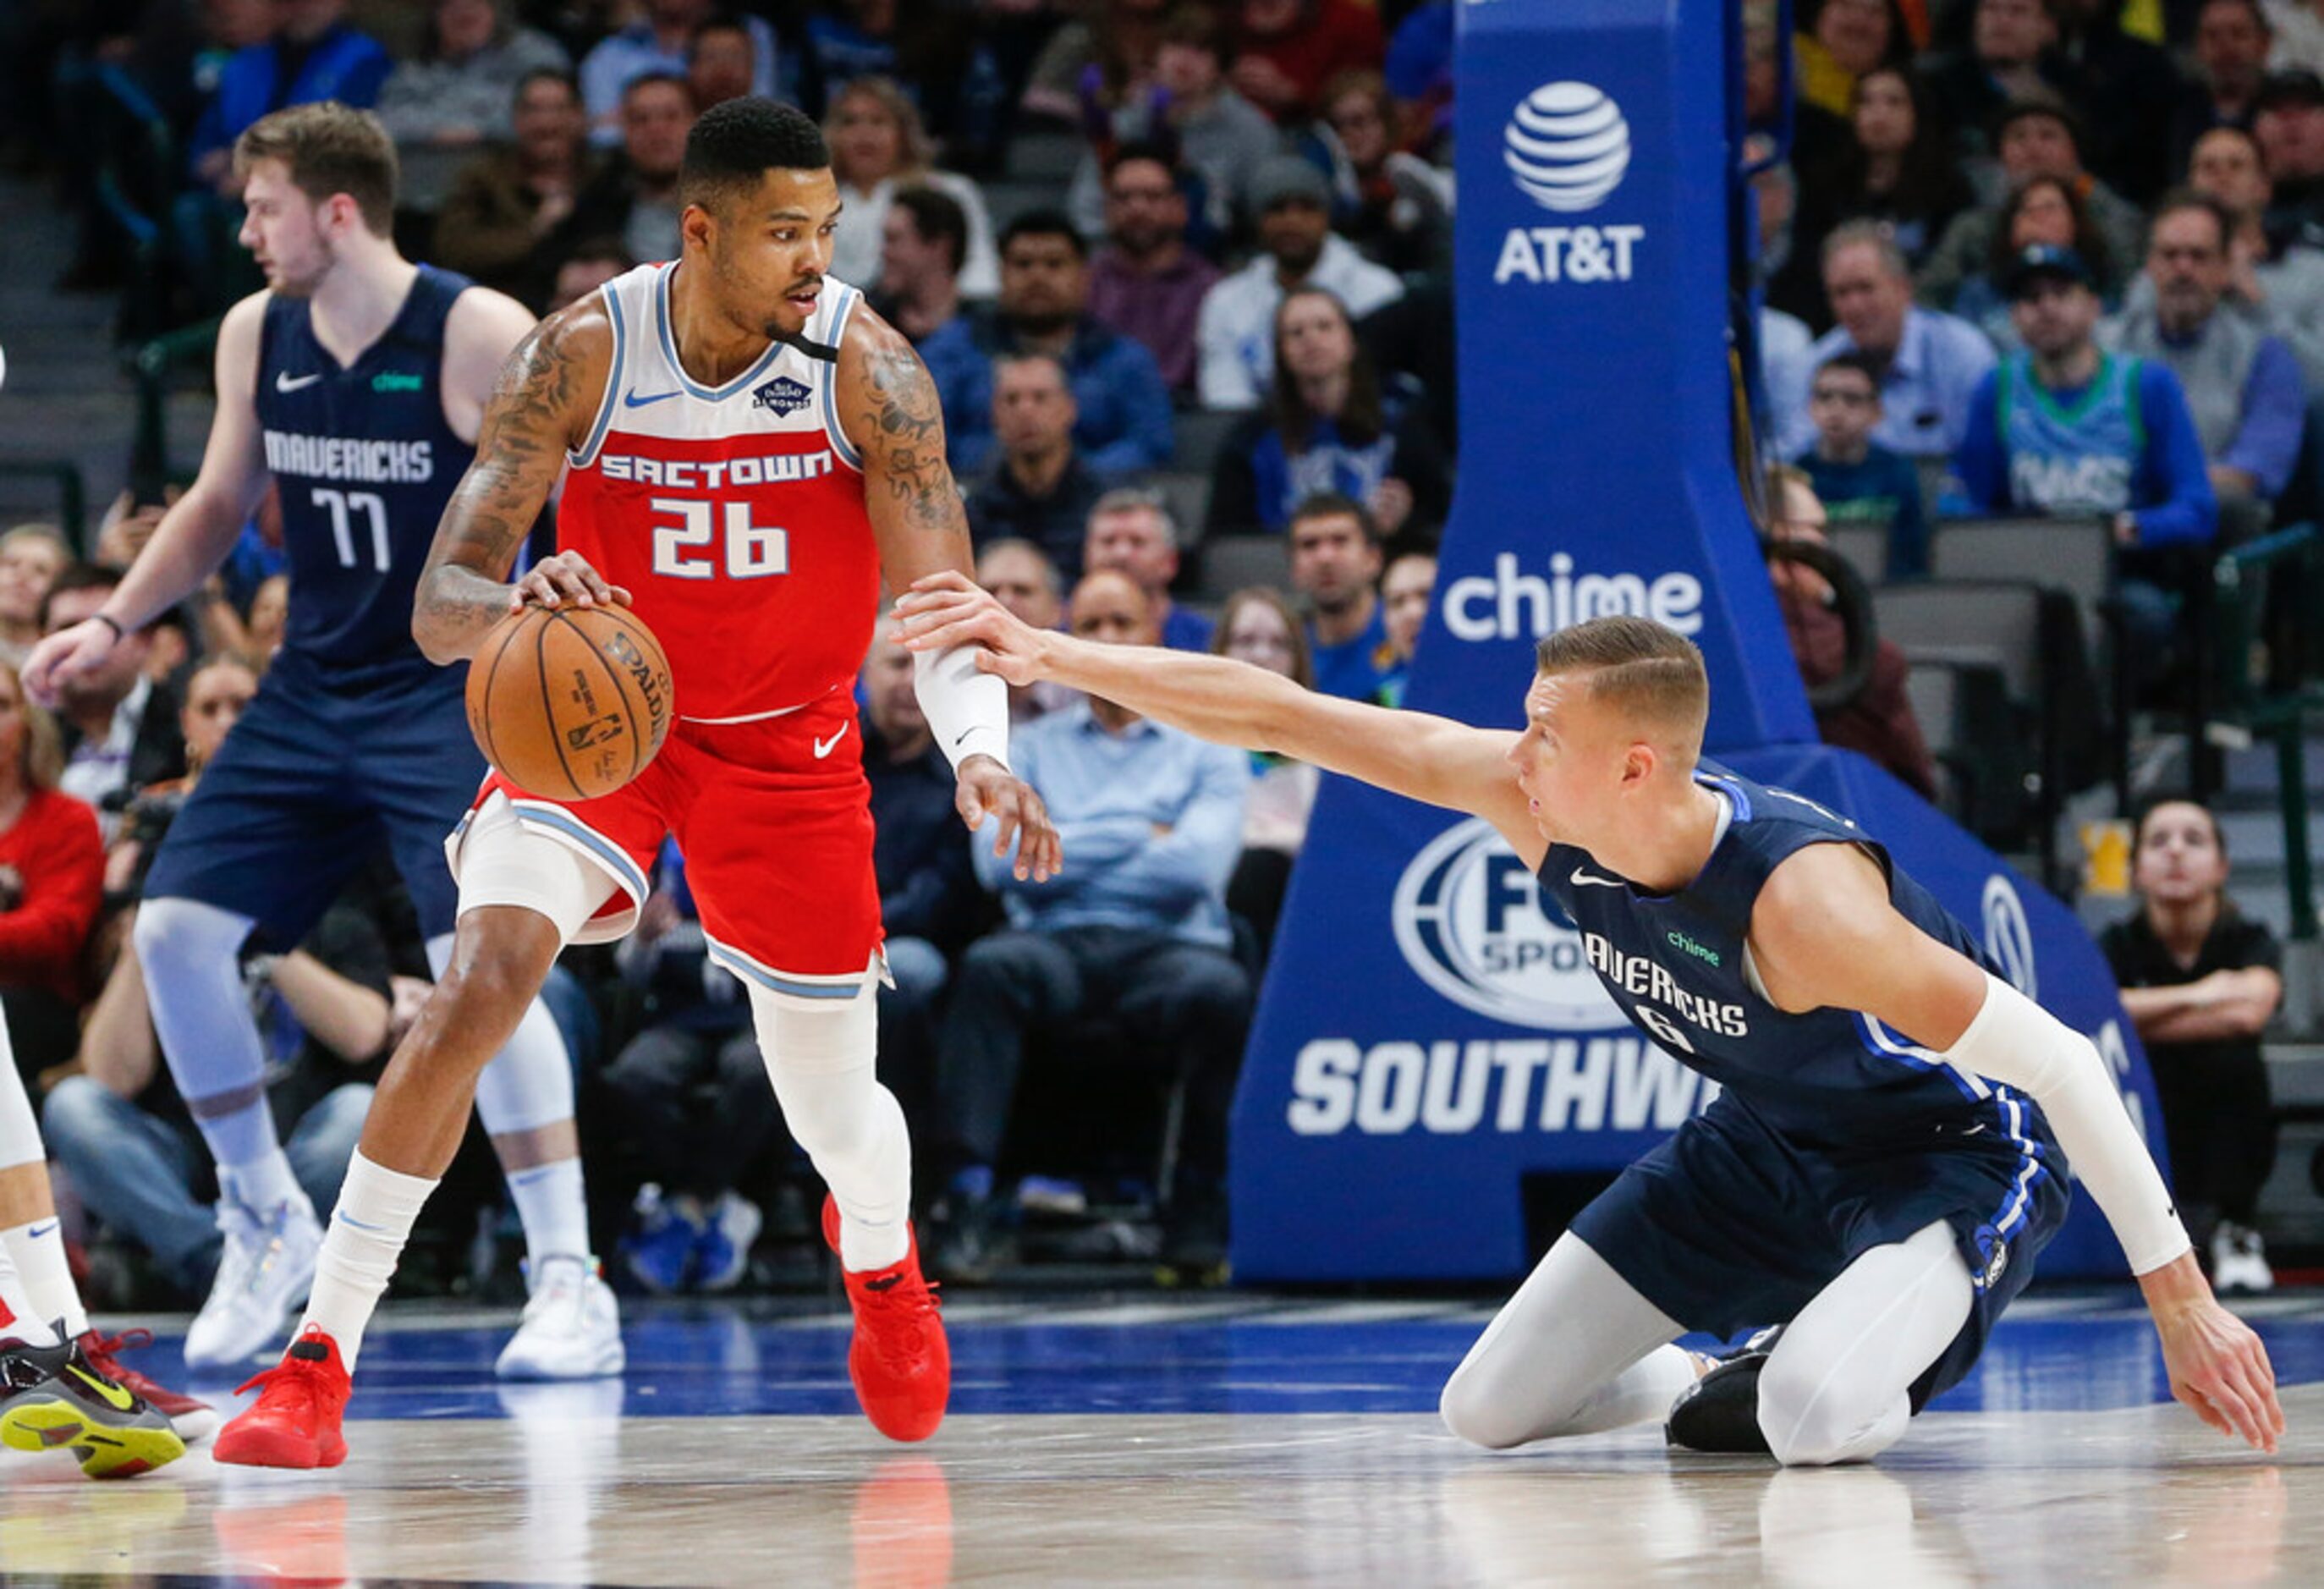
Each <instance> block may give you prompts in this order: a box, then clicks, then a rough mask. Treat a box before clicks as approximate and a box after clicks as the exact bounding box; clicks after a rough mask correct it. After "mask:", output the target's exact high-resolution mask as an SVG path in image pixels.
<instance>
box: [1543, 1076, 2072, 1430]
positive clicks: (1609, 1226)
mask: <svg viewBox="0 0 2324 1589" xmlns="http://www.w3.org/2000/svg"><path fill="white" fill-rule="evenodd" d="M2002 1113H2003V1114H2004V1116H2005V1118H2006V1119H2007V1120H2009V1121H2011V1122H2014V1123H2015V1130H2012V1131H1999V1132H1981V1133H1979V1134H1978V1136H1975V1137H1971V1138H1963V1137H1960V1136H1958V1135H1946V1136H1943V1137H1938V1136H1937V1135H1935V1133H1934V1132H1932V1134H1931V1137H1930V1145H1929V1146H1928V1147H1926V1148H1919V1147H1917V1146H1916V1145H1914V1144H1913V1143H1909V1142H1908V1143H1904V1144H1899V1143H1897V1142H1896V1141H1894V1140H1893V1139H1892V1140H1890V1141H1886V1142H1884V1143H1882V1144H1880V1145H1879V1146H1878V1147H1877V1149H1873V1148H1869V1147H1867V1149H1865V1150H1861V1151H1855V1152H1850V1153H1848V1154H1846V1155H1844V1156H1843V1155H1840V1154H1837V1153H1832V1152H1823V1151H1812V1150H1803V1148H1801V1147H1800V1146H1798V1145H1797V1144H1795V1143H1793V1142H1791V1141H1787V1140H1785V1139H1784V1138H1782V1137H1779V1136H1778V1135H1776V1134H1775V1132H1773V1131H1772V1130H1770V1129H1769V1128H1768V1127H1767V1126H1766V1125H1765V1124H1764V1123H1763V1122H1760V1121H1759V1119H1758V1118H1757V1116H1756V1115H1754V1114H1752V1113H1750V1111H1748V1109H1746V1108H1743V1107H1742V1106H1740V1105H1739V1104H1737V1103H1736V1102H1735V1101H1734V1099H1733V1098H1732V1096H1731V1095H1721V1096H1720V1098H1719V1099H1718V1100H1717V1101H1716V1102H1714V1103H1713V1104H1711V1107H1710V1108H1709V1109H1707V1110H1705V1111H1704V1112H1703V1113H1702V1114H1701V1115H1699V1116H1697V1117H1696V1118H1695V1119H1692V1120H1690V1121H1688V1122H1686V1124H1685V1125H1683V1126H1682V1127H1681V1128H1680V1129H1679V1130H1678V1132H1676V1133H1675V1134H1674V1135H1673V1136H1672V1137H1671V1138H1670V1140H1668V1141H1665V1142H1664V1143H1662V1144H1661V1145H1660V1146H1658V1147H1656V1148H1655V1149H1654V1150H1652V1151H1651V1152H1649V1153H1647V1154H1646V1156H1645V1157H1644V1158H1642V1159H1639V1160H1638V1161H1637V1163H1635V1164H1633V1165H1631V1166H1630V1167H1629V1169H1626V1170H1624V1171H1623V1172H1622V1174H1621V1176H1620V1177H1619V1178H1618V1179H1617V1180H1616V1181H1615V1182H1614V1184H1613V1185H1612V1186H1610V1187H1608V1188H1607V1189H1606V1190H1605V1191H1604V1192H1603V1193H1601V1194H1600V1196H1598V1197H1597V1198H1595V1199H1594V1200H1593V1201H1591V1204H1590V1206H1588V1207H1586V1208H1584V1209H1583V1210H1582V1212H1581V1214H1580V1215H1577V1216H1576V1217H1575V1218H1574V1221H1573V1224H1572V1231H1573V1233H1574V1234H1575V1235H1576V1236H1578V1237H1580V1238H1581V1239H1582V1241H1583V1242H1585V1243H1588V1244H1589V1246H1590V1249H1591V1251H1592V1252H1596V1253H1597V1254H1598V1255H1599V1256H1600V1258H1603V1259H1604V1260H1605V1261H1607V1262H1608V1263H1609V1264H1610V1265H1612V1266H1613V1268H1614V1270H1615V1272H1616V1273H1618V1274H1619V1275H1620V1276H1621V1277H1622V1278H1623V1279H1624V1280H1627V1281H1628V1282H1629V1283H1630V1285H1631V1286H1632V1287H1633V1288H1634V1289H1636V1290H1637V1292H1638V1293H1639V1294H1640V1295H1641V1296H1643V1297H1645V1298H1646V1300H1647V1301H1649V1302H1651V1303H1653V1304H1654V1305H1655V1307H1658V1308H1660V1309H1661V1310H1662V1311H1663V1312H1665V1313H1666V1314H1668V1315H1669V1316H1671V1317H1672V1318H1674V1319H1675V1320H1677V1321H1678V1322H1679V1324H1681V1325H1682V1326H1684V1327H1685V1328H1687V1329H1689V1330H1700V1331H1703V1332H1705V1333H1707V1334H1710V1335H1717V1336H1719V1337H1720V1338H1721V1339H1726V1338H1729V1337H1732V1336H1734V1335H1737V1334H1738V1333H1740V1332H1741V1331H1744V1330H1746V1329H1751V1328H1756V1327H1758V1326H1765V1325H1771V1324H1780V1323H1784V1322H1785V1321H1787V1320H1789V1319H1790V1318H1792V1317H1793V1316H1794V1315H1796V1314H1797V1313H1798V1312H1799V1311H1800V1309H1801V1308H1803V1307H1806V1306H1807V1304H1808V1302H1809V1301H1810V1300H1811V1299H1812V1298H1813V1297H1814V1296H1815V1295H1816V1293H1817V1292H1819V1291H1821V1290H1822V1289H1824V1287H1826V1286H1827V1285H1830V1284H1831V1282H1832V1281H1833V1280H1836V1279H1838V1278H1839V1275H1840V1271H1841V1270H1844V1269H1846V1268H1847V1267H1848V1266H1849V1264H1850V1263H1851V1262H1853V1261H1855V1260H1856V1259H1857V1258H1858V1256H1859V1255H1861V1254H1862V1253H1864V1252H1868V1251H1870V1250H1871V1249H1872V1248H1875V1247H1879V1246H1886V1245H1888V1244H1890V1243H1898V1242H1902V1241H1904V1239H1905V1238H1907V1237H1909V1236H1911V1235H1912V1234H1913V1233H1914V1232H1916V1231H1919V1230H1921V1229H1923V1227H1925V1226H1927V1225H1928V1224H1931V1223H1932V1222H1934V1221H1937V1220H1942V1221H1944V1222H1945V1224H1948V1225H1950V1227H1951V1229H1952V1233H1953V1242H1954V1245H1955V1246H1956V1247H1957V1248H1958V1249H1959V1250H1960V1255H1961V1261H1962V1262H1963V1263H1965V1264H1966V1265H1967V1266H1968V1268H1969V1278H1970V1281H1971V1284H1972V1286H1973V1288H1974V1296H1973V1300H1972V1303H1971V1305H1970V1309H1969V1320H1968V1322H1967V1323H1966V1324H1965V1325H1964V1326H1962V1328H1961V1332H1960V1335H1958V1336H1957V1337H1955V1339H1954V1341H1953V1343H1952V1344H1951V1345H1950V1346H1948V1347H1947V1348H1946V1349H1945V1352H1944V1353H1943V1354H1942V1355H1941V1356H1940V1357H1939V1358H1938V1359H1937V1361H1936V1362H1935V1363H1933V1364H1932V1365H1931V1366H1930V1368H1929V1370H1928V1371H1927V1372H1925V1373H1923V1375H1922V1376H1921V1378H1920V1379H1919V1380H1918V1381H1915V1382H1914V1386H1913V1409H1914V1411H1915V1412H1918V1411H1919V1410H1920V1409H1921V1408H1922V1407H1923V1406H1924V1405H1925V1404H1926V1403H1927V1401H1928V1400H1929V1399H1930V1398H1931V1397H1932V1396H1934V1395H1936V1394H1938V1393H1939V1392H1941V1391H1942V1390H1946V1389H1948V1388H1949V1387H1950V1386H1952V1385H1954V1384H1957V1383H1959V1382H1960V1380H1961V1379H1962V1378H1963V1377H1964V1376H1965V1375H1967V1374H1968V1372H1969V1368H1970V1366H1971V1365H1972V1364H1973V1363H1976V1361H1977V1358H1978V1353H1980V1352H1982V1351H1983V1350H1984V1349H1985V1342H1986V1338H1987V1335H1990V1334H1991V1333H1992V1329H1993V1326H1994V1323H1995V1321H1996V1320H1997V1319H1999V1318H2000V1316H2001V1313H2002V1309H2004V1308H2005V1307H2008V1305H2009V1303H2010V1302H2011V1300H2012V1299H2014V1298H2015V1297H2016V1295H2017V1293H2018V1292H2020V1291H2022V1290H2024V1289H2025V1284H2026V1282H2027V1281H2028V1280H2032V1279H2033V1261H2034V1259H2035V1257H2036V1256H2037V1255H2038V1254H2039V1253H2040V1252H2041V1251H2042V1249H2043V1247H2045V1246H2047V1245H2048V1244H2049V1242H2050V1239H2051V1238H2052V1236H2054V1235H2056V1234H2057V1233H2058V1229H2059V1227H2060V1226H2061V1224H2064V1223H2065V1218H2066V1209H2067V1206H2068V1204H2069V1203H2070V1199H2071V1195H2072V1194H2071V1192H2070V1189H2069V1183H2068V1176H2067V1169H2066V1160H2065V1155H2064V1154H2063V1153H2062V1152H2061V1151H2060V1150H2059V1149H2058V1146H2057V1143H2056V1142H2055V1141H2053V1140H2052V1138H2051V1137H2050V1135H2049V1133H2048V1131H2047V1129H2046V1127H2044V1126H2043V1125H2041V1124H2039V1123H2038V1122H2037V1117H2036V1116H2034V1115H2033V1113H2032V1112H2031V1111H2030V1110H2028V1109H2027V1108H2025V1106H2024V1104H2022V1103H2014V1104H2005V1105H2004V1108H2003V1111H2002ZM1940 1142H1941V1144H1942V1145H1941V1146H1939V1145H1937V1144H1938V1143H1940Z"/></svg>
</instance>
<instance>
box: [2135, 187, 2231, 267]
mask: <svg viewBox="0 0 2324 1589" xmlns="http://www.w3.org/2000/svg"><path fill="white" fill-rule="evenodd" d="M2187 210H2199V211H2201V212H2202V213H2203V214H2205V215H2207V216H2209V217H2211V221H2212V224H2213V225H2215V226H2218V228H2219V252H2220V253H2222V254H2225V253H2227V250H2228V249H2229V248H2230V247H2231V246H2233V245H2234V243H2235V236H2236V221H2235V217H2233V216H2231V215H2229V214H2228V213H2227V206H2226V205H2224V204H2221V203H2220V202H2219V201H2218V199H2214V198H2212V197H2211V196H2210V195H2209V193H2200V192H2198V191H2196V190H2195V189H2192V188H2173V189H2171V191H2170V192H2168V193H2165V194H2164V195H2163V197H2162V198H2161V199H2157V200H2156V201H2155V205H2154V215H2153V218H2152V219H2150V220H2149V221H2148V222H2147V224H2146V235H2147V236H2149V237H2150V238H2151V237H2153V236H2154V228H2155V227H2157V226H2161V225H2162V224H2163V217H2165V216H2172V215H2179V214H2181V213H2182V212H2184V211H2187Z"/></svg>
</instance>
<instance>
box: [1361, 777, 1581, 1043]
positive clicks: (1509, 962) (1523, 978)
mask: <svg viewBox="0 0 2324 1589" xmlns="http://www.w3.org/2000/svg"><path fill="white" fill-rule="evenodd" d="M1392 910H1393V917H1394V921H1395V927H1396V942H1397V947H1398V948H1399V949H1401V950H1403V951H1404V958H1405V962H1406V964H1407V965H1410V966H1411V967H1412V969H1413V970H1414V972H1415V973H1416V974H1417V975H1419V977H1420V979H1421V980H1422V981H1423V982H1425V983H1426V984H1428V985H1429V986H1430V987H1432V988H1434V989H1435V990H1436V991H1437V992H1438V993H1442V994H1443V995H1444V996H1445V997H1446V998H1448V999H1450V1000H1452V1002H1454V1003H1456V1004H1458V1005H1460V1006H1461V1007H1462V1009H1465V1010H1473V1011H1475V1012H1477V1013H1478V1014H1480V1015H1489V1016H1491V1017H1493V1018H1494V1019H1495V1020H1498V1021H1509V1022H1511V1023H1513V1024H1516V1025H1519V1026H1547V1027H1553V1028H1563V1029H1566V1030H1584V1031H1588V1030H1605V1029H1609V1028H1613V1027H1618V1026H1622V1025H1624V1024H1626V1022H1625V1020H1624V1018H1623V1015H1622V1012H1621V1011H1620V1010H1619V1009H1618V1008H1617V1007H1616V1006H1615V1003H1614V1002H1613V1000H1612V999H1610V998H1609V997H1608V996H1607V994H1606V992H1605V990H1604V989H1603V988H1602V987H1600V985H1599V982H1598V978H1597V977H1596V976H1595V975H1593V974H1592V973H1591V969H1590V962H1589V957H1588V956H1586V955H1585V954H1584V953H1583V950H1582V937H1581V935H1580V934H1579V933H1577V932H1575V931H1574V930H1573V929H1572V928H1570V927H1567V926H1565V925H1564V924H1563V923H1562V922H1559V921H1556V920H1554V919H1552V918H1550V917H1549V916H1547V915H1545V914H1544V912H1543V910H1542V895H1541V890H1540V887H1539V885H1538V884H1537V883H1535V881H1534V876H1533V873H1532V872H1531V871H1529V870H1528V869H1527V868H1526V864H1525V862H1524V861H1522V860H1520V859H1519V858H1518V857H1517V853H1516V852H1515V851H1513V850H1511V849H1510V848H1509V846H1508V843H1507V841H1505V840H1504V839H1503V838H1502V837H1501V836H1500V835H1499V833H1497V832H1496V831H1494V828H1493V826H1492V824H1491V823H1489V822H1485V821H1481V820H1477V819H1471V820H1470V821H1467V822H1462V823H1459V824H1456V825H1455V826H1453V827H1450V828H1447V829H1446V830H1445V831H1444V832H1443V833H1442V834H1440V835H1438V836H1436V838H1435V839H1434V840H1433V841H1431V842H1430V843H1429V844H1428V845H1426V846H1425V847H1424V848H1423V849H1422V850H1421V852H1420V853H1419V854H1418V855H1415V856H1414V857H1413V858H1412V861H1411V863H1410V864H1408V865H1406V867H1405V870H1404V876H1403V878H1402V880H1401V881H1399V882H1397V888H1396V898H1395V903H1394V905H1393V907H1392Z"/></svg>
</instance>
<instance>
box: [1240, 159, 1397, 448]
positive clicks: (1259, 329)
mask: <svg viewBox="0 0 2324 1589" xmlns="http://www.w3.org/2000/svg"><path fill="white" fill-rule="evenodd" d="M1331 204H1332V188H1331V184H1330V183H1329V182H1328V181H1327V180H1325V179H1324V176H1323V172H1322V171H1318V170H1316V169H1315V167H1314V166H1313V165H1311V164H1309V163H1308V162H1305V161H1304V160H1301V159H1298V158H1297V157H1296V156H1293V155H1283V156H1279V157H1277V158H1276V159H1274V160H1270V161H1268V162H1267V164H1265V165H1264V166H1261V167H1260V168H1259V175H1258V176H1257V177H1256V178H1255V179H1253V180H1252V183H1251V208H1252V210H1253V212H1254V213H1256V214H1257V215H1258V217H1259V256H1258V257H1257V258H1255V259H1253V260H1252V261H1251V262H1250V263H1249V264H1247V265H1245V266H1244V267H1243V268H1242V269H1240V270H1239V271H1237V272H1235V273H1233V274H1232V275H1231V276H1227V277H1224V278H1222V280H1221V281H1220V282H1219V283H1218V284H1217V285H1216V286H1214V287H1213V288H1212V289H1211V291H1210V294H1209V296H1207V297H1205V298H1204V299H1203V312H1202V318H1201V323H1200V337H1201V341H1202V393H1203V407H1204V408H1209V409H1232V410H1242V409H1254V408H1257V407H1258V406H1259V403H1260V402H1261V401H1262V400H1263V399H1264V397H1265V395H1266V393H1267V392H1268V389H1269V387H1270V385H1271V383H1273V381H1274V378H1275V313H1276V310H1277V309H1278V308H1280V307H1281V305H1282V302H1283V297H1284V294H1285V293H1286V292H1288V291H1291V290H1292V289H1293V288H1295V287H1320V288H1322V289H1323V291H1327V292H1329V293H1331V294H1332V296H1333V297H1334V298H1336V299H1338V300H1340V302H1341V303H1342V305H1343V306H1344V307H1345V308H1346V309H1347V312H1348V314H1349V315H1350V317H1351V318H1352V319H1363V318H1364V316H1366V315H1368V314H1369V313H1371V312H1372V310H1374V309H1378V308H1379V307H1380V306H1381V305H1382V304H1384V303H1388V302H1391V301H1393V300H1396V299H1397V298H1400V297H1402V296H1403V294H1404V282H1402V280H1401V279H1399V278H1398V277H1397V274H1396V273H1395V272H1393V271H1390V270H1387V269H1385V268H1383V267H1381V266H1379V265H1376V264H1374V263H1372V262H1371V261H1369V260H1368V259H1366V258H1365V257H1364V256H1363V255H1362V254H1359V253H1358V252H1357V251H1356V247H1355V245H1353V244H1351V243H1350V242H1349V241H1348V240H1347V239H1346V238H1344V237H1342V236H1337V235H1335V234H1334V233H1333V230H1332V222H1331Z"/></svg>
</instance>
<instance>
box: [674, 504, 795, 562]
mask: <svg viewBox="0 0 2324 1589" xmlns="http://www.w3.org/2000/svg"><path fill="white" fill-rule="evenodd" d="M647 505H648V506H649V507H650V508H652V509H653V512H654V527H653V571H654V572H655V573H657V574H668V575H669V576H671V577H674V578H678V579H708V578H712V577H715V575H716V574H717V572H718V568H717V559H715V558H713V557H710V556H708V555H705V551H704V550H700V549H707V548H708V547H709V546H710V544H711V542H712V541H713V540H715V539H716V535H717V530H716V526H715V524H714V522H713V519H712V513H711V510H712V508H713V507H715V506H716V505H718V504H716V503H707V502H701V501H696V500H689V499H687V498H683V497H674V496H657V497H655V498H654V499H653V500H652V501H651V502H650V503H648V504H647ZM724 506H725V509H726V513H725V515H724V516H725V520H726V558H725V562H726V577H728V578H729V579H758V578H762V577H766V576H767V575H770V574H788V573H789V572H790V566H791V538H790V534H789V532H788V531H784V530H779V529H776V528H774V527H772V526H768V527H764V528H762V527H761V526H760V525H757V524H753V523H752V522H751V504H750V503H747V502H730V503H725V504H724ZM665 518H674V519H676V520H677V521H678V522H676V523H674V524H673V523H666V522H663V521H664V519H665Z"/></svg>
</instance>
